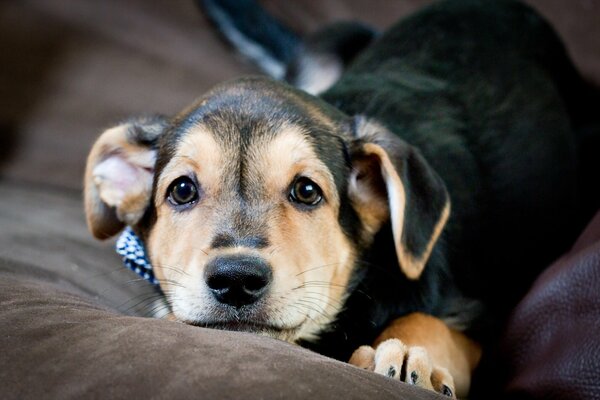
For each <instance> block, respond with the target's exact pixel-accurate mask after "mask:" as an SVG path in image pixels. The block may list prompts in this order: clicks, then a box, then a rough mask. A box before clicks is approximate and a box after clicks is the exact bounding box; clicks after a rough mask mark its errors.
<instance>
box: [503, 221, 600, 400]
mask: <svg viewBox="0 0 600 400" xmlns="http://www.w3.org/2000/svg"><path fill="white" fill-rule="evenodd" d="M504 338H505V340H504V352H503V354H504V360H505V363H506V366H507V369H506V370H507V371H509V374H510V375H509V383H508V386H507V389H508V392H509V393H510V394H511V395H512V396H514V397H515V398H537V399H594V398H598V394H599V393H600V380H599V379H598V378H599V376H600V375H599V373H598V371H600V213H598V214H597V215H596V217H595V218H594V220H593V221H592V222H591V223H590V225H589V226H588V228H587V229H586V230H585V232H584V233H583V234H582V235H581V237H580V238H579V240H578V241H577V243H576V244H575V245H574V246H573V249H572V250H571V252H570V253H568V254H566V255H565V256H563V257H562V258H560V259H559V260H558V261H556V262H555V263H554V264H553V265H552V266H551V267H550V268H549V269H547V270H546V271H545V272H544V274H542V275H541V276H540V277H539V278H538V280H537V281H536V283H535V284H534V285H533V287H532V289H531V290H530V291H529V293H528V295H527V296H526V297H525V298H524V299H523V300H522V302H521V303H520V304H519V306H518V307H517V309H516V310H515V311H514V313H513V315H512V317H511V319H510V322H509V324H508V328H507V332H506V334H505V336H504Z"/></svg>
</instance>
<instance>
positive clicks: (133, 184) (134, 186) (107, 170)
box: [93, 154, 153, 206]
mask: <svg viewBox="0 0 600 400" xmlns="http://www.w3.org/2000/svg"><path fill="white" fill-rule="evenodd" d="M144 161H146V160H144ZM143 164H148V163H146V162H144V163H140V165H137V164H134V163H133V162H131V161H130V160H128V159H126V158H125V157H123V156H122V155H119V154H115V155H112V156H110V157H108V158H107V159H105V160H104V161H102V162H101V163H99V164H98V165H96V167H95V168H94V170H93V176H94V183H95V184H96V185H97V186H98V189H99V192H100V197H101V198H102V200H104V201H105V202H106V203H107V204H109V205H111V206H119V205H120V203H121V201H122V200H123V199H124V198H125V197H127V196H129V195H132V194H137V193H136V192H139V191H140V190H144V189H145V188H147V186H148V185H151V183H152V173H153V171H152V169H151V168H149V167H148V165H143Z"/></svg>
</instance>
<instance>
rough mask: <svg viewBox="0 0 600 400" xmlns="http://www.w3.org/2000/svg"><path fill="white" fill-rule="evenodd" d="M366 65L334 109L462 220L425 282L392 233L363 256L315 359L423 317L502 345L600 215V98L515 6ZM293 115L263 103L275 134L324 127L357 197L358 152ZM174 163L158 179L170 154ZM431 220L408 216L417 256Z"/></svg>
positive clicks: (419, 23) (494, 8)
mask: <svg viewBox="0 0 600 400" xmlns="http://www.w3.org/2000/svg"><path fill="white" fill-rule="evenodd" d="M365 37H368V35H366V36H365ZM371 39H372V38H370V39H369V40H368V41H367V42H370V40H371ZM294 46H296V47H295V48H297V43H295V44H294ZM361 46H362V47H364V46H363V45H359V46H358V47H359V48H362V47H361ZM332 48H335V46H333V47H332ZM355 56H356V52H352V62H351V63H349V65H348V67H347V70H346V71H345V72H344V74H343V75H342V77H341V78H340V80H339V81H338V82H337V83H336V84H335V85H334V86H333V87H331V88H329V90H327V91H326V92H325V93H323V94H322V96H321V98H322V99H323V100H325V101H326V102H328V103H329V104H330V105H332V106H334V107H336V108H337V109H339V110H340V111H341V112H343V113H344V114H346V115H349V116H353V115H363V116H365V117H366V118H371V119H374V120H376V121H377V122H379V123H381V124H382V125H383V126H385V128H386V129H389V130H390V131H392V132H394V133H395V134H396V135H398V136H399V137H401V138H402V139H403V140H405V141H406V142H408V143H409V144H411V145H412V146H414V147H416V148H417V149H419V152H418V153H415V156H414V157H416V158H412V159H410V158H409V159H408V161H405V162H406V163H408V164H409V165H407V167H406V168H404V169H403V171H405V173H406V174H408V176H407V177H406V178H407V179H406V181H407V182H410V183H409V186H410V187H409V192H414V193H418V195H417V197H420V196H424V197H428V198H431V196H429V193H434V192H435V191H433V190H430V189H429V188H430V186H428V185H427V184H431V182H434V183H435V179H434V178H432V177H431V176H429V174H430V171H428V170H426V169H425V170H419V169H418V168H416V167H415V165H417V166H418V165H421V164H420V163H418V162H417V161H418V160H419V157H423V158H424V159H425V160H426V161H427V163H428V164H429V165H430V166H432V167H433V170H435V171H436V172H437V174H438V175H439V176H440V177H441V179H442V181H443V183H442V184H443V185H445V187H446V188H447V190H448V193H449V195H450V198H451V203H452V212H451V217H450V220H449V222H448V225H447V226H446V228H445V229H444V232H443V234H442V237H441V238H440V240H439V241H438V242H437V244H436V245H435V246H434V248H433V252H432V254H431V257H430V259H429V262H428V264H427V266H426V268H425V271H424V273H423V275H422V276H421V277H420V279H419V280H417V281H411V280H409V279H407V278H406V277H405V276H404V275H403V274H402V272H401V270H400V269H399V267H398V265H397V261H396V259H397V258H396V255H395V250H394V245H393V242H392V234H391V228H390V226H389V224H388V225H385V226H384V227H383V228H382V229H381V230H380V232H379V233H378V234H377V236H376V240H375V242H374V245H373V246H372V247H371V248H364V249H362V250H363V252H362V253H361V255H360V260H359V261H358V262H357V265H356V266H355V271H354V275H353V278H352V281H351V284H350V286H349V288H348V294H349V297H348V299H347V301H346V304H345V308H344V310H343V311H341V312H340V314H339V315H338V317H337V319H336V321H335V322H334V323H333V324H332V325H331V326H329V327H328V328H327V330H325V331H324V332H323V333H322V335H321V337H320V340H319V341H318V342H316V343H315V342H311V343H302V344H303V345H306V346H308V347H311V348H313V349H316V350H318V351H319V352H321V353H324V354H327V355H330V356H333V357H336V358H338V359H342V360H347V359H348V358H349V356H350V354H351V352H352V351H353V350H355V349H356V348H357V347H358V346H360V345H363V344H370V343H372V342H373V340H374V338H375V337H376V336H377V335H378V334H379V333H381V331H382V330H383V329H384V328H385V326H386V325H387V324H388V323H389V322H390V321H391V320H393V319H394V318H397V317H398V316H402V315H406V314H408V313H411V312H414V311H421V312H425V313H428V314H431V315H435V316H438V317H440V318H446V319H453V320H458V321H462V322H464V323H466V324H467V333H469V334H470V335H472V336H473V337H475V338H476V339H477V340H479V341H480V342H483V343H487V342H490V341H492V340H493V336H494V334H495V333H496V332H498V331H497V328H498V327H499V326H500V325H501V322H502V320H503V318H504V317H505V316H506V314H507V313H508V312H509V311H510V310H511V308H512V307H513V306H514V305H515V303H516V301H518V299H519V298H520V297H521V296H522V295H523V294H524V292H525V291H526V289H527V288H528V287H529V285H530V284H531V282H532V280H533V279H534V277H535V276H536V275H537V274H538V273H539V272H540V271H541V269H542V268H543V267H544V266H546V265H548V263H549V262H550V261H551V260H553V259H554V258H555V257H557V256H558V255H560V254H561V253H562V252H564V251H565V250H566V249H567V248H568V246H570V244H571V243H572V241H573V239H574V238H575V234H576V233H577V232H578V231H579V230H580V229H581V224H582V221H585V220H586V219H587V218H588V217H589V215H590V212H591V211H595V210H596V209H597V207H598V201H597V197H594V196H590V195H588V193H586V192H584V191H583V190H582V189H584V188H582V187H580V186H579V185H580V184H581V183H582V182H585V179H584V178H582V177H589V176H591V175H593V172H592V171H590V169H589V167H588V166H589V165H590V164H589V163H588V158H585V156H586V154H587V156H588V157H589V158H591V157H590V156H591V155H592V154H594V155H595V154H597V151H596V150H597V148H598V147H597V145H598V144H599V143H600V140H598V136H599V135H598V132H600V129H598V126H599V124H598V119H596V118H597V117H594V116H593V111H594V110H595V107H594V106H593V104H597V103H595V102H596V101H597V99H598V98H600V96H598V94H597V92H596V91H594V90H593V89H590V88H589V87H588V86H587V85H586V84H585V82H584V81H583V80H582V79H581V77H580V76H579V75H578V73H577V71H576V70H575V68H574V67H573V65H572V63H571V61H570V60H569V58H568V56H567V54H566V51H565V49H564V46H563V45H562V43H561V42H560V40H559V38H558V37H557V36H556V34H555V33H554V31H553V30H552V29H551V27H550V26H549V25H548V24H547V23H546V22H545V21H544V20H543V19H542V18H541V17H540V16H539V15H537V14H536V13H535V12H534V11H533V10H531V9H530V8H529V7H527V6H525V5H523V4H521V3H519V2H516V1H512V0H496V1H482V0H455V1H441V2H439V3H436V4H434V5H433V6H431V7H428V8H426V9H424V10H423V11H421V12H419V13H417V14H414V15H413V16H411V17H408V18H406V19H404V20H403V21H401V22H399V23H398V24H397V25H395V26H394V27H392V28H391V29H390V30H389V31H388V32H386V33H385V34H383V35H382V36H381V37H379V38H378V39H377V40H376V41H375V42H374V43H373V44H372V45H371V46H369V47H367V48H366V49H364V51H363V52H362V53H360V54H359V55H358V56H356V58H354V57H355ZM289 59H291V58H288V60H289ZM298 96H300V94H298ZM233 101H234V100H233V99H231V98H230V99H225V100H224V102H223V103H221V104H216V103H214V104H213V105H214V107H215V109H214V110H215V112H216V110H221V111H222V110H223V106H225V108H226V109H227V108H228V107H229V108H231V107H233V108H235V104H233V103H232V102H233ZM277 101H278V100H277V98H275V99H272V98H270V99H263V100H260V99H256V102H255V103H253V104H254V105H255V106H256V108H255V109H254V110H251V111H249V112H251V113H255V114H253V115H254V117H255V116H256V115H263V116H264V115H265V109H268V110H271V111H272V110H275V109H277V110H279V111H278V113H279V114H278V115H276V116H272V117H273V118H279V117H282V118H288V119H290V118H291V119H293V120H294V123H299V124H304V125H305V126H306V127H310V130H309V131H310V132H311V135H310V136H311V140H312V142H313V143H314V145H315V148H316V149H317V150H318V151H319V155H320V157H321V158H322V159H323V160H324V161H325V163H326V164H327V165H328V166H329V168H330V169H331V170H332V171H333V172H334V174H335V178H336V184H337V186H338V190H339V191H340V193H341V194H342V197H343V196H345V193H346V186H345V185H346V178H347V175H348V172H349V168H350V166H349V160H350V158H351V156H352V154H351V153H352V149H351V148H350V147H349V146H351V144H350V143H348V141H347V139H344V140H340V137H341V136H336V135H331V134H330V133H331V132H326V130H320V129H321V128H319V127H315V126H314V125H313V123H314V121H312V120H310V118H304V117H302V112H300V111H299V110H297V109H289V105H286V106H285V107H279V108H278V107H277V104H279V105H281V104H283V103H277ZM311 101H313V100H311ZM269 102H271V103H269ZM266 103H269V104H266ZM265 107H266V108H265ZM233 108H232V110H233ZM323 109H326V110H330V109H331V107H330V106H328V105H324V104H323ZM202 112H207V111H206V110H204V111H202ZM327 112H329V113H331V115H332V116H334V117H335V118H336V119H340V120H342V119H344V118H343V117H340V115H341V113H339V114H340V115H337V114H336V111H327ZM188 117H189V116H187V117H186V118H188ZM255 122H256V121H255V120H253V123H255ZM590 144H591V145H594V146H595V147H593V148H591V147H590V146H591V145H590ZM166 146H168V145H166ZM582 146H583V149H582ZM162 154H164V156H161V157H159V162H158V168H157V171H158V172H157V175H158V174H159V171H160V168H161V167H160V166H161V165H163V163H164V159H165V158H166V157H168V154H169V151H168V149H167V150H165V151H164V152H162ZM582 155H583V156H584V158H582ZM424 183H427V184H424ZM585 183H586V186H587V185H590V183H589V182H585ZM592 186H595V185H593V184H592ZM431 187H435V184H433V186H431ZM595 195H597V191H596V193H595ZM341 200H342V207H343V208H342V210H341V212H340V224H341V225H342V226H343V227H344V229H345V231H346V233H347V235H348V236H349V237H350V238H353V240H355V243H356V245H357V246H358V247H359V248H360V246H361V244H360V243H359V241H358V240H357V239H356V238H357V237H358V234H357V232H359V231H360V223H359V221H358V217H357V215H356V212H355V211H354V210H353V208H352V207H351V206H349V205H348V201H347V198H344V197H343V198H342V199H341ZM438 200H439V199H435V198H433V199H431V201H432V202H434V203H435V202H438ZM582 205H584V206H582ZM424 210H425V207H424V206H423V204H420V203H412V204H411V205H410V207H409V209H408V216H407V224H408V229H409V230H410V231H411V232H414V237H413V238H412V239H410V240H409V241H408V246H409V248H410V249H411V250H412V251H413V252H414V253H417V254H418V253H419V251H420V250H421V249H422V248H423V245H424V243H426V239H427V238H428V237H429V235H430V234H431V232H430V231H427V230H423V228H422V226H421V225H420V224H417V223H415V222H414V221H416V219H413V218H414V217H415V216H416V215H422V214H423V213H424ZM470 299H475V301H471V300H470ZM480 304H483V305H484V306H485V309H482V308H481V307H480V306H479V305H480Z"/></svg>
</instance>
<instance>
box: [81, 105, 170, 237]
mask: <svg viewBox="0 0 600 400" xmlns="http://www.w3.org/2000/svg"><path fill="white" fill-rule="evenodd" d="M167 126H168V121H167V119H166V118H164V117H162V116H151V117H141V118H135V119H131V120H128V121H126V122H124V123H122V124H120V125H117V126H115V127H114V128H110V129H108V130H106V131H104V132H103V133H102V135H101V136H100V138H98V140H97V141H96V143H95V144H94V146H93V147H92V150H91V152H90V155H89V156H88V159H87V165H86V170H85V182H84V186H85V190H84V201H85V214H86V219H87V224H88V227H89V229H90V231H91V232H92V234H93V235H94V236H95V237H97V238H99V239H106V238H109V237H111V236H113V235H115V234H116V233H118V232H119V231H120V230H121V229H123V226H124V225H125V224H127V225H135V224H136V223H137V222H139V220H140V219H141V217H142V216H143V215H144V212H145V211H146V208H147V207H148V205H149V202H150V195H151V192H152V181H153V178H154V164H155V162H156V144H157V140H158V138H159V136H160V135H161V134H162V133H163V132H164V131H165V130H166V128H167Z"/></svg>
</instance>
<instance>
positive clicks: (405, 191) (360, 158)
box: [349, 117, 450, 279]
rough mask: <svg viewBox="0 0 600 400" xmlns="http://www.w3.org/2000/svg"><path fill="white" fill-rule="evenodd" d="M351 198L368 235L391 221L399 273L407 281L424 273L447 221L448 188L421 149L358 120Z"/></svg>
mask: <svg viewBox="0 0 600 400" xmlns="http://www.w3.org/2000/svg"><path fill="white" fill-rule="evenodd" d="M352 130H353V134H354V141H353V143H352V146H351V150H350V152H351V155H350V156H351V160H352V167H353V172H352V174H351V177H350V184H349V195H350V198H351V199H352V202H353V205H354V208H355V209H356V211H357V213H358V214H359V216H360V218H361V220H362V221H363V226H364V227H365V228H366V229H367V231H368V233H369V236H370V237H373V236H374V235H375V233H377V231H379V229H380V228H381V227H382V225H383V224H384V223H385V222H387V221H388V220H389V221H390V222H391V228H392V233H393V236H394V244H395V248H396V254H397V256H398V262H399V264H400V268H401V269H402V271H403V272H404V274H405V275H406V276H407V277H408V278H409V279H417V278H419V276H420V275H421V273H422V272H423V269H424V268H425V264H426V263H427V260H428V259H429V256H430V255H431V251H432V249H433V246H434V244H435V243H436V242H437V240H438V238H439V236H440V234H441V232H442V229H443V228H444V225H445V224H446V221H447V220H448V217H449V215H450V199H449V196H448V192H447V190H446V186H445V185H444V182H443V181H442V179H441V178H440V177H439V176H438V175H437V173H436V172H435V171H434V170H433V168H431V167H430V166H429V164H428V163H427V161H426V160H425V159H424V158H423V156H422V155H421V154H420V153H419V151H418V150H417V149H415V148H414V147H412V146H410V145H409V144H408V143H406V142H404V141H403V140H402V139H400V138H399V137H397V136H396V135H394V134H393V133H391V132H390V131H389V130H387V129H386V128H384V127H383V126H381V125H379V124H377V123H374V122H371V121H367V120H365V119H363V118H360V117H358V118H356V119H355V120H354V123H353V128H352Z"/></svg>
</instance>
